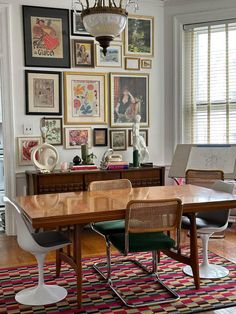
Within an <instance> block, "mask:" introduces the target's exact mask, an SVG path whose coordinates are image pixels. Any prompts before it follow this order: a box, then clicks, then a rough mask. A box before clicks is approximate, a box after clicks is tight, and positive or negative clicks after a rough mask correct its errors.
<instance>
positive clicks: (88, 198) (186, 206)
mask: <svg viewBox="0 0 236 314" xmlns="http://www.w3.org/2000/svg"><path fill="white" fill-rule="evenodd" d="M176 197H178V198H180V199H181V200H182V203H183V212H184V213H188V212H197V211H203V210H214V209H223V208H234V207H236V195H232V194H229V193H224V192H218V191H214V190H211V189H207V188H203V187H199V186H194V185H190V184H187V185H179V186H177V185H175V186H156V187H142V188H132V189H125V190H109V191H99V192H87V191H86V192H83V191H81V192H71V193H56V194H41V195H32V196H19V197H17V198H16V203H17V204H18V205H19V206H20V207H21V209H22V210H23V212H24V214H25V215H26V217H27V218H28V219H29V220H30V222H31V223H32V225H33V227H34V228H39V227H55V226H59V225H61V226H63V225H73V224H87V223H89V222H95V221H105V220H114V219H123V218H124V217H125V208H126V205H127V203H128V202H129V201H130V200H157V199H168V198H176Z"/></svg>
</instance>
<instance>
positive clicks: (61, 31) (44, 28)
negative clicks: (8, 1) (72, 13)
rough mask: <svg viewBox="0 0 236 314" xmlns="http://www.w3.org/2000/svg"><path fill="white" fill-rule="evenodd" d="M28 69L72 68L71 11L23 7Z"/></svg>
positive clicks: (26, 64)
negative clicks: (29, 67)
mask: <svg viewBox="0 0 236 314" xmlns="http://www.w3.org/2000/svg"><path fill="white" fill-rule="evenodd" d="M22 10H23V28H24V52H25V66H31V67H50V68H52V67H57V68H59V67H60V68H70V39H69V10H67V9H58V8H49V7H36V6H27V5H23V6H22Z"/></svg>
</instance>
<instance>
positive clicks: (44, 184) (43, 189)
mask: <svg viewBox="0 0 236 314" xmlns="http://www.w3.org/2000/svg"><path fill="white" fill-rule="evenodd" d="M114 179H129V180H130V181H131V182H132V185H133V187H142V186H155V185H164V184H165V167H158V166H153V167H152V168H147V167H142V168H129V169H125V170H123V169H122V170H100V169H95V170H86V171H82V170H80V171H66V172H61V171H54V172H52V173H40V172H39V171H26V182H27V195H34V194H46V193H58V192H60V193H61V192H76V191H85V190H87V188H88V185H89V183H90V182H91V181H100V180H114Z"/></svg>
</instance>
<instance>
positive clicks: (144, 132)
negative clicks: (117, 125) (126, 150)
mask: <svg viewBox="0 0 236 314" xmlns="http://www.w3.org/2000/svg"><path fill="white" fill-rule="evenodd" d="M139 135H140V136H142V137H143V138H144V141H145V144H146V146H148V130H139ZM128 144H129V146H133V131H132V130H129V136H128Z"/></svg>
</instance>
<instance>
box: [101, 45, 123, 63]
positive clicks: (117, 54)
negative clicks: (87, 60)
mask: <svg viewBox="0 0 236 314" xmlns="http://www.w3.org/2000/svg"><path fill="white" fill-rule="evenodd" d="M96 66H97V67H118V68H121V67H122V46H121V45H111V46H109V47H108V48H107V54H106V55H105V56H104V54H103V52H102V48H101V47H100V46H99V45H96Z"/></svg>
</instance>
